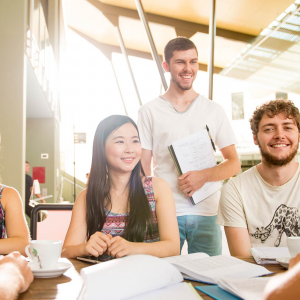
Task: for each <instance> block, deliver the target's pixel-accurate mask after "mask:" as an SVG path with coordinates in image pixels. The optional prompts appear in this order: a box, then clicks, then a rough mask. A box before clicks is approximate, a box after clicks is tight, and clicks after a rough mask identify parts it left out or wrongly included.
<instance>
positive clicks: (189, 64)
mask: <svg viewBox="0 0 300 300" xmlns="http://www.w3.org/2000/svg"><path fill="white" fill-rule="evenodd" d="M163 66H164V69H165V71H166V72H170V73H171V83H175V84H176V85H177V87H179V88H180V89H181V90H190V89H191V88H192V85H193V82H194V80H195V79H196V76H197V73H198V55H197V52H196V49H189V50H185V51H174V52H173V56H172V57H171V59H170V63H169V64H168V63H167V62H164V63H163Z"/></svg>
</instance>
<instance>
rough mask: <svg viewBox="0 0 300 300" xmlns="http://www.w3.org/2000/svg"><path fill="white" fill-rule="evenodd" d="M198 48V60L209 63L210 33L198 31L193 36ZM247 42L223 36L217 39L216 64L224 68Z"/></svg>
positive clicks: (192, 38)
mask: <svg viewBox="0 0 300 300" xmlns="http://www.w3.org/2000/svg"><path fill="white" fill-rule="evenodd" d="M191 40H192V41H193V42H194V43H195V45H196V47H197V49H198V61H199V63H201V64H207V62H208V53H209V39H208V35H207V34H204V33H200V32H197V33H196V34H195V35H194V36H192V37H191ZM246 46H247V44H246V43H243V42H237V41H231V40H228V39H225V38H222V37H218V36H217V37H216V39H215V66H216V67H219V68H224V67H225V66H226V65H227V64H228V63H229V62H230V61H231V59H232V58H233V57H235V56H236V55H237V54H238V53H240V52H241V51H242V50H243V49H244V48H245V47H246Z"/></svg>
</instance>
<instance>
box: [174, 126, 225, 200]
mask: <svg viewBox="0 0 300 300" xmlns="http://www.w3.org/2000/svg"><path fill="white" fill-rule="evenodd" d="M168 149H169V152H170V155H171V156H172V159H173V161H174V164H175V166H176V168H177V171H178V173H179V175H182V174H184V173H186V172H188V171H201V170H204V169H208V168H213V167H215V166H216V165H217V164H216V160H215V156H214V148H213V142H212V140H211V139H210V137H209V133H208V130H207V129H202V130H199V131H198V132H196V133H194V134H191V135H189V136H187V137H184V138H182V139H180V140H178V141H175V142H174V143H172V144H171V145H170V146H169V147H168ZM221 187H222V183H221V182H220V181H215V182H206V183H205V185H204V186H203V187H202V188H201V189H199V190H198V191H196V192H195V193H194V194H193V196H192V197H190V199H191V202H192V203H193V205H195V204H197V203H199V202H201V201H202V200H204V199H206V198H207V197H209V196H210V195H212V194H213V193H215V192H216V191H218V190H219V189H220V188H221Z"/></svg>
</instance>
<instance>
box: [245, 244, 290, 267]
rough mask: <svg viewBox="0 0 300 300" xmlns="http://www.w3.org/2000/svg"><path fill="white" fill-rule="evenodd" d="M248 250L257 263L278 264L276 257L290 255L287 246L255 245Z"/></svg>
mask: <svg viewBox="0 0 300 300" xmlns="http://www.w3.org/2000/svg"><path fill="white" fill-rule="evenodd" d="M250 251H251V254H252V256H253V258H254V259H255V261H256V263H257V264H259V265H267V264H272V265H273V264H278V262H277V261H276V258H282V257H291V255H290V252H289V249H288V247H257V248H251V249H250Z"/></svg>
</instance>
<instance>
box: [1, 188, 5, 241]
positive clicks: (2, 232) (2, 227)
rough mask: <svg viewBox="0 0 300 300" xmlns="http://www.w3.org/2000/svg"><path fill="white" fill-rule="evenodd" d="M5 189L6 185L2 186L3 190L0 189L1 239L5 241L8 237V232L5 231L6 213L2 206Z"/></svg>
mask: <svg viewBox="0 0 300 300" xmlns="http://www.w3.org/2000/svg"><path fill="white" fill-rule="evenodd" d="M4 188H5V185H2V186H1V189H0V239H4V238H5V236H6V234H5V233H6V230H5V211H4V208H3V206H2V203H1V197H2V192H3V190H4Z"/></svg>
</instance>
